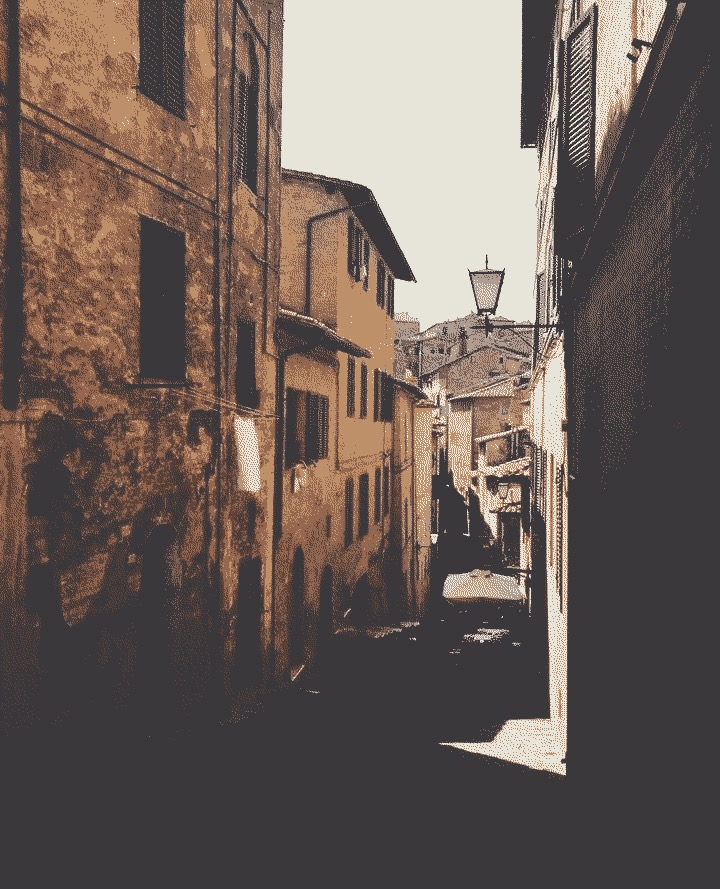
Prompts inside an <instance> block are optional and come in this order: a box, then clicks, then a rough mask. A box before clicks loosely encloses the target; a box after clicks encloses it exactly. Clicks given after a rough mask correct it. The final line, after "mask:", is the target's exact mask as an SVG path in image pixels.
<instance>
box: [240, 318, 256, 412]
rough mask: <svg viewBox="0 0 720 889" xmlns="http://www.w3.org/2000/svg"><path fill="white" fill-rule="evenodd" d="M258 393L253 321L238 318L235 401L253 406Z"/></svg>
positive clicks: (246, 405)
mask: <svg viewBox="0 0 720 889" xmlns="http://www.w3.org/2000/svg"><path fill="white" fill-rule="evenodd" d="M259 395H260V393H259V392H258V390H257V380H256V377H255V322H254V321H247V320H246V319H244V318H239V319H238V322H237V340H236V344H235V401H236V402H237V404H241V405H244V406H245V407H251V408H255V407H257V406H258V402H259Z"/></svg>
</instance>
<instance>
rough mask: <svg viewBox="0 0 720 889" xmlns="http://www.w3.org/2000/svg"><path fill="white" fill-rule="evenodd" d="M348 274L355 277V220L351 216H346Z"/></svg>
mask: <svg viewBox="0 0 720 889" xmlns="http://www.w3.org/2000/svg"><path fill="white" fill-rule="evenodd" d="M347 268H348V275H350V277H351V278H354V277H355V220H354V219H353V218H352V216H348V253H347Z"/></svg>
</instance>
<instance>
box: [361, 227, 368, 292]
mask: <svg viewBox="0 0 720 889" xmlns="http://www.w3.org/2000/svg"><path fill="white" fill-rule="evenodd" d="M360 278H361V280H362V282H363V288H364V289H365V290H367V289H368V288H369V286H370V241H368V239H367V238H364V239H363V251H362V265H361V267H360Z"/></svg>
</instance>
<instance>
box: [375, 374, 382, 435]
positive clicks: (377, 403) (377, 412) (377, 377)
mask: <svg viewBox="0 0 720 889" xmlns="http://www.w3.org/2000/svg"><path fill="white" fill-rule="evenodd" d="M380 379H381V377H380V371H379V370H378V369H377V368H375V370H374V371H373V420H375V422H377V421H378V420H379V419H380Z"/></svg>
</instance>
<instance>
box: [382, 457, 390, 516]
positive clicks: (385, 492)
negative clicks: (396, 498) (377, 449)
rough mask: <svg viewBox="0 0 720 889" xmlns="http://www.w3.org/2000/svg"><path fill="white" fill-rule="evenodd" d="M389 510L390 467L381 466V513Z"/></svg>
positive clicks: (384, 513) (385, 513)
mask: <svg viewBox="0 0 720 889" xmlns="http://www.w3.org/2000/svg"><path fill="white" fill-rule="evenodd" d="M389 512H390V467H389V466H383V515H385V516H386V515H388V513H389Z"/></svg>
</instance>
